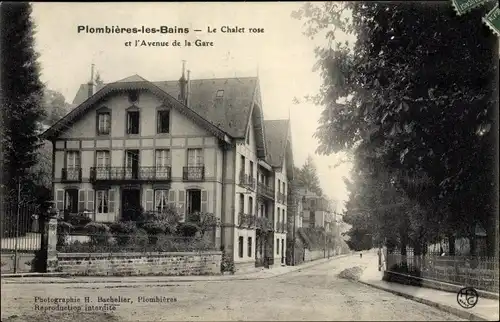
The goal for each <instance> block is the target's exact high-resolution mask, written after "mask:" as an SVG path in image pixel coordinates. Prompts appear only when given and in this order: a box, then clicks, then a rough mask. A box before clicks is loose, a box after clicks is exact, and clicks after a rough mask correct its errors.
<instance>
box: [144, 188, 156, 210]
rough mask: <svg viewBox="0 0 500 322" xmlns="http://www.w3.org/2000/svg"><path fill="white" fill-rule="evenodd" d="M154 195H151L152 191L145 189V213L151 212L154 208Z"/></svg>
mask: <svg viewBox="0 0 500 322" xmlns="http://www.w3.org/2000/svg"><path fill="white" fill-rule="evenodd" d="M153 198H154V195H153V190H152V189H147V190H146V193H145V202H144V203H145V205H146V207H145V209H146V211H153V207H154V199H153Z"/></svg>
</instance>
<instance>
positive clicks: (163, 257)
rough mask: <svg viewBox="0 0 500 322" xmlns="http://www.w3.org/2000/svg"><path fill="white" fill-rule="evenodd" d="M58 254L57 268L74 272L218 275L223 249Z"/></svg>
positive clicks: (135, 274)
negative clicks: (207, 250) (209, 250)
mask: <svg viewBox="0 0 500 322" xmlns="http://www.w3.org/2000/svg"><path fill="white" fill-rule="evenodd" d="M57 257H58V262H57V268H56V271H58V272H62V273H68V274H70V275H86V276H139V275H143V276H144V275H166V276H169V275H170V276H172V275H218V274H220V272H221V269H220V268H221V267H220V266H221V259H222V253H221V252H192V253H191V252H176V253H170V252H169V253H113V254H108V253H95V254H88V253H58V255H57Z"/></svg>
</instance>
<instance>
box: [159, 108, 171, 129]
mask: <svg viewBox="0 0 500 322" xmlns="http://www.w3.org/2000/svg"><path fill="white" fill-rule="evenodd" d="M156 132H157V133H169V132H170V111H168V110H161V111H158V113H157V115H156Z"/></svg>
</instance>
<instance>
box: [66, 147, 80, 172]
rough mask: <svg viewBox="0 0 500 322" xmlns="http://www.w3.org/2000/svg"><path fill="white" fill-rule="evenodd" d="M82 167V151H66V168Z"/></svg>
mask: <svg viewBox="0 0 500 322" xmlns="http://www.w3.org/2000/svg"><path fill="white" fill-rule="evenodd" d="M79 167H80V151H67V152H66V168H73V169H74V168H79Z"/></svg>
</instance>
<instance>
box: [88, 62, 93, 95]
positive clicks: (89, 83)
mask: <svg viewBox="0 0 500 322" xmlns="http://www.w3.org/2000/svg"><path fill="white" fill-rule="evenodd" d="M87 85H88V89H89V97H90V96H92V95H94V64H92V66H91V67H90V80H89V82H88V83H87Z"/></svg>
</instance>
